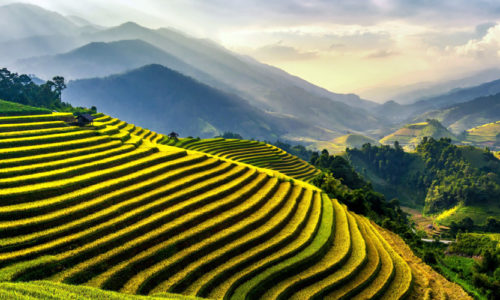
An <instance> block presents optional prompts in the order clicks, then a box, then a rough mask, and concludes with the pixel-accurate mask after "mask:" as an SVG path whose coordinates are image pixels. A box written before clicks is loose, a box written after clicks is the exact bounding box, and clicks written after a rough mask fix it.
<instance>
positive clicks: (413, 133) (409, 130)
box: [380, 119, 458, 150]
mask: <svg viewBox="0 0 500 300" xmlns="http://www.w3.org/2000/svg"><path fill="white" fill-rule="evenodd" d="M424 137H432V138H434V139H440V138H449V139H451V140H453V141H457V140H458V139H457V137H456V136H455V135H454V134H453V133H451V132H449V131H448V129H446V128H445V127H444V126H443V125H441V123H439V121H437V120H433V119H427V120H426V121H425V122H420V123H415V124H407V125H405V126H404V127H402V128H400V129H398V130H396V131H395V132H393V133H391V134H389V135H388V136H386V137H384V138H382V139H381V140H380V143H381V144H384V145H392V144H394V142H399V144H400V145H401V146H402V147H403V148H405V149H406V150H414V149H415V147H416V146H417V145H418V144H419V143H420V141H421V140H422V139H423V138H424Z"/></svg>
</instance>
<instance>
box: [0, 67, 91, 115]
mask: <svg viewBox="0 0 500 300" xmlns="http://www.w3.org/2000/svg"><path fill="white" fill-rule="evenodd" d="M65 88H66V83H65V82H64V78H63V77H61V76H56V77H54V78H53V79H52V80H49V81H47V82H45V83H43V84H41V85H37V84H35V83H34V82H33V81H32V80H31V78H30V77H29V76H28V75H25V74H22V75H19V74H17V73H12V72H10V71H9V70H7V69H6V68H2V69H0V99H3V100H7V101H10V102H14V103H19V104H22V105H29V106H35V107H41V108H46V109H50V110H57V111H66V112H92V113H96V109H95V107H93V108H92V109H90V110H89V109H85V108H81V107H78V108H74V107H72V106H71V105H70V104H68V103H65V102H62V101H61V94H62V91H63V90H64V89H65ZM4 108H5V110H4ZM0 111H1V112H0V115H14V112H15V111H19V114H20V115H23V114H24V115H27V114H30V113H29V112H30V111H32V112H33V113H32V114H36V113H38V112H41V111H43V110H41V109H39V110H34V109H32V108H27V107H24V106H20V107H18V108H17V110H16V107H15V106H14V105H13V104H11V105H7V104H5V103H3V102H0Z"/></svg>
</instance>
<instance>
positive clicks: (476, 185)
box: [347, 138, 500, 224]
mask: <svg viewBox="0 0 500 300" xmlns="http://www.w3.org/2000/svg"><path fill="white" fill-rule="evenodd" d="M347 156H348V157H349V159H350V161H351V163H352V164H353V165H354V167H355V168H356V169H357V170H358V171H359V172H361V173H362V175H363V176H364V177H366V178H367V179H369V180H370V181H371V182H372V184H373V186H374V188H375V189H376V190H378V191H380V192H383V193H384V194H385V195H386V196H389V197H397V198H399V199H400V200H401V201H402V204H404V205H406V206H413V207H424V212H426V213H432V214H437V213H442V212H445V211H447V210H450V209H452V210H450V211H448V212H447V214H445V215H444V216H443V217H442V218H441V221H442V222H443V223H445V224H449V223H450V222H451V221H454V220H460V219H461V218H463V217H464V214H465V211H467V213H468V216H470V217H471V218H472V219H473V220H474V221H475V222H476V223H478V224H484V223H485V222H486V219H487V217H488V216H493V217H496V218H497V219H500V218H499V217H500V206H499V203H498V199H499V198H500V161H499V160H498V159H496V158H495V157H494V155H493V153H491V152H489V150H482V149H479V148H474V147H471V146H456V145H453V144H452V141H451V140H450V139H448V138H442V139H439V140H435V139H433V138H424V139H423V140H422V141H421V143H420V144H419V145H418V146H417V148H416V152H414V153H406V152H404V151H403V149H402V148H401V147H400V146H399V144H398V143H395V147H391V146H388V145H385V146H380V147H376V146H371V145H370V144H365V145H364V146H363V147H362V148H361V149H349V150H347ZM485 210H486V211H488V213H487V214H485V213H484V212H485Z"/></svg>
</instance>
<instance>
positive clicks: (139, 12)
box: [0, 0, 500, 101]
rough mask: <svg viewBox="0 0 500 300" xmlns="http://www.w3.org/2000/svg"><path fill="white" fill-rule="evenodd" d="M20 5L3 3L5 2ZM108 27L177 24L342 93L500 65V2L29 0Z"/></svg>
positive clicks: (366, 92)
mask: <svg viewBox="0 0 500 300" xmlns="http://www.w3.org/2000/svg"><path fill="white" fill-rule="evenodd" d="M12 2H18V1H10V0H0V5H3V4H8V3H12ZM22 2H27V3H32V4H36V5H39V6H42V7H44V8H47V9H50V10H54V11H57V12H59V13H61V14H64V15H77V16H80V17H83V18H85V19H87V20H89V21H91V22H94V23H96V24H99V25H103V26H113V25H118V24H121V23H123V22H126V21H135V22H137V23H139V24H141V25H144V26H147V27H151V28H158V27H173V28H176V29H178V30H181V31H183V32H185V33H187V34H191V35H194V36H196V37H202V38H209V39H212V40H214V41H216V42H218V43H220V44H222V45H223V46H225V47H226V48H228V49H230V50H233V51H236V52H238V53H241V54H246V55H250V56H252V57H254V58H256V59H258V60H259V61H261V62H264V63H267V64H270V65H274V66H277V67H279V68H282V69H284V70H285V71H287V72H289V73H291V74H294V75H297V76H299V77H302V78H304V79H306V80H308V81H310V82H312V83H314V84H317V85H319V86H322V87H324V88H326V89H328V90H331V91H334V92H342V93H349V92H355V93H358V94H360V95H361V96H363V97H365V98H368V99H373V100H378V101H382V100H387V99H383V98H384V95H383V94H382V95H378V94H377V93H376V92H374V90H377V89H383V88H388V87H389V88H390V87H401V86H405V85H409V84H413V83H418V82H435V81H444V80H449V79H455V78H460V77H461V76H466V75H468V74H471V73H473V72H476V71H479V70H482V69H487V68H492V67H496V66H498V65H499V63H500V1H498V0H495V1H491V0H475V1H470V0H469V1H468V0H453V1H452V0H441V1H439V0H436V1H431V0H401V1H395V0H367V1H359V0H342V1H340V0H302V1H299V0H272V1H269V0H225V1H223V0H210V1H206V0H141V1H134V0H106V1H102V0H81V1H67V0H26V1H22Z"/></svg>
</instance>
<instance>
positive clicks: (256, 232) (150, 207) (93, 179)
mask: <svg viewBox="0 0 500 300" xmlns="http://www.w3.org/2000/svg"><path fill="white" fill-rule="evenodd" d="M61 117H67V116H62V115H39V116H33V117H9V118H6V117H3V118H0V123H2V124H5V125H9V126H10V127H9V128H11V130H10V131H9V132H5V133H0V152H1V153H2V155H3V157H8V159H5V160H2V162H1V166H2V172H1V174H0V186H1V187H2V189H1V190H0V196H1V197H2V206H1V207H0V228H1V229H2V233H3V235H2V238H0V245H1V247H0V267H1V268H2V270H1V272H0V273H1V274H2V280H3V281H5V280H34V279H48V280H50V281H54V282H65V283H72V284H83V285H87V286H93V287H101V288H104V289H108V290H115V291H121V292H125V293H130V294H157V293H163V292H174V293H180V294H184V295H198V296H202V297H208V298H222V297H227V298H230V299H244V298H245V297H251V298H264V299H304V298H305V297H307V298H309V297H313V298H327V297H331V298H351V299H352V298H354V299H357V298H359V299H364V298H373V297H375V296H378V297H381V298H383V299H400V298H402V297H404V296H405V295H408V294H409V293H412V292H415V290H412V289H411V283H412V281H413V276H419V274H418V273H414V272H413V275H412V272H411V269H410V267H409V266H408V264H407V263H406V262H405V261H404V260H403V259H402V258H401V256H400V255H398V254H397V253H396V252H395V251H394V249H393V248H392V247H391V246H390V244H389V243H388V242H387V240H386V239H385V238H383V237H382V235H381V234H380V232H379V231H378V229H377V227H375V226H373V225H372V224H371V223H370V222H369V221H368V220H367V219H366V218H364V217H361V216H358V215H356V214H354V213H352V212H349V211H348V210H347V209H346V208H345V206H343V205H341V204H340V203H338V202H337V201H336V200H331V199H329V198H328V197H327V196H326V195H325V194H323V193H321V192H320V191H318V190H317V189H315V188H313V187H312V186H310V185H308V184H306V183H304V182H301V181H299V180H295V181H294V182H291V181H290V180H289V179H287V178H289V177H287V176H286V175H284V174H282V175H280V176H279V177H280V178H283V179H285V180H280V179H279V177H277V176H274V175H272V174H274V173H271V174H268V173H266V172H261V171H259V169H256V168H254V167H251V166H249V165H246V164H242V163H238V162H235V161H233V160H231V159H219V158H217V157H213V156H207V155H205V154H203V153H201V152H197V151H191V150H188V151H186V150H183V149H181V148H177V147H170V146H165V145H157V144H155V141H157V140H158V139H159V138H160V136H159V135H158V134H157V133H154V132H151V131H149V130H145V129H142V128H135V126H134V125H131V124H127V123H125V122H123V121H120V120H118V119H112V118H110V117H107V116H102V117H99V118H98V119H96V120H95V121H94V126H86V127H83V128H81V127H71V126H68V125H66V124H65V123H64V122H61V121H59V119H60V118H61ZM40 122H42V123H43V125H42V123H40ZM46 124H51V126H48V127H47V125H46ZM16 128H19V129H18V130H16ZM270 175H272V176H270ZM5 285H6V284H4V286H5ZM28 286H29V285H28ZM14 288H15V287H14ZM22 289H23V287H20V288H19V290H22ZM30 289H31V291H33V289H36V290H37V291H38V292H39V293H42V294H43V293H44V290H43V289H41V288H37V287H36V285H31V286H30Z"/></svg>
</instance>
